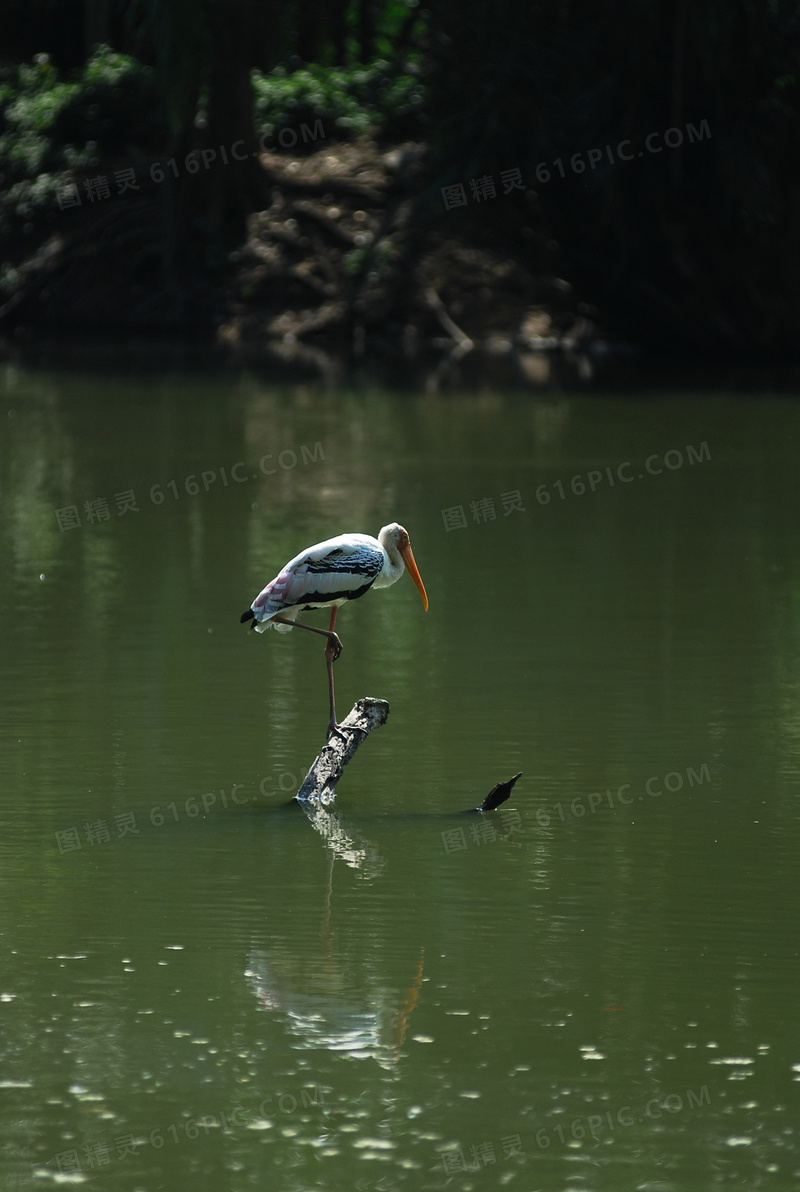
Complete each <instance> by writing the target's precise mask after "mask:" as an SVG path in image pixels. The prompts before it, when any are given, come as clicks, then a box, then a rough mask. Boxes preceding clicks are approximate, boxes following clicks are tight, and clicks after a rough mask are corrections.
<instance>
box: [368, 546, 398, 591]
mask: <svg viewBox="0 0 800 1192" xmlns="http://www.w3.org/2000/svg"><path fill="white" fill-rule="evenodd" d="M380 546H381V550H382V551H383V567H382V568H381V570H380V572H379V573H378V576H377V578H376V580H375V583H374V584H373V585H372V586H373V587H374V588H389V587H391V585H392V584H395V583H397V581H398V580H399V578H400V576H401V575H402V574H403V572H404V571H405V569H406V565H405V563H404V562H403V560H402V558H401V557H400V552H399V551H398V550H397V548H396V547H395V546H394V545H393V543H391V542H390V543H388V545H387V544H386V543H384V542H381V543H380Z"/></svg>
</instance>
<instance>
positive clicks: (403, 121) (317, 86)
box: [252, 61, 426, 140]
mask: <svg viewBox="0 0 800 1192" xmlns="http://www.w3.org/2000/svg"><path fill="white" fill-rule="evenodd" d="M252 82H253V93H254V99H255V103H254V122H255V127H256V132H257V133H258V135H259V136H267V137H272V136H275V135H276V134H277V133H278V132H280V130H281V129H283V128H292V129H294V130H295V132H299V130H300V126H301V124H308V125H310V126H312V127H313V124H314V121H315V120H322V123H323V125H324V127H325V130H326V133H327V134H328V135H331V134H332V133H334V132H335V135H337V136H339V137H341V138H342V139H344V140H347V139H349V138H352V137H356V136H359V135H360V134H362V133H365V132H367V131H368V130H374V131H377V132H378V133H379V134H380V135H383V136H387V137H390V136H393V135H398V136H404V135H413V133H414V131H415V129H416V126H417V125H418V123H419V121H420V119H421V112H422V106H423V104H424V102H425V97H426V91H425V87H424V84H423V83H422V82H421V81H420V79H419V78H418V77H417V76H416V74H412V73H411V72H404V73H401V74H398V73H396V72H394V71H392V69H391V67H390V66H389V64H388V63H387V62H383V61H377V62H373V63H371V64H370V65H369V66H354V67H325V66H309V67H308V68H306V69H304V70H296V71H294V72H293V73H291V74H289V73H288V72H287V71H286V70H285V69H284V68H283V67H278V68H276V69H275V70H273V71H271V72H270V74H267V75H265V74H262V73H261V72H260V71H257V70H256V71H253V74H252Z"/></svg>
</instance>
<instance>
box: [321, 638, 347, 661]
mask: <svg viewBox="0 0 800 1192" xmlns="http://www.w3.org/2000/svg"><path fill="white" fill-rule="evenodd" d="M343 649H344V646H343V645H342V642H341V638H340V637H339V634H338V633H333V632H331V633H329V634H328V644H327V646H326V647H325V661H326V662H335V661H336V659H337V658H338V657H339V655H340V654H341V652H342V650H343Z"/></svg>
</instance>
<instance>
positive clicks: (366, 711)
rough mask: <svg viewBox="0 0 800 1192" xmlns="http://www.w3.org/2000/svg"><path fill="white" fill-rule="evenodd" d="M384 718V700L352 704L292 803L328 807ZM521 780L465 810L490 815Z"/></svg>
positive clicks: (501, 784) (503, 785)
mask: <svg viewBox="0 0 800 1192" xmlns="http://www.w3.org/2000/svg"><path fill="white" fill-rule="evenodd" d="M388 717H389V705H388V703H387V702H386V700H385V699H375V698H374V697H373V696H371V695H367V696H364V698H363V699H359V700H356V702H355V703H354V704H353V707H352V708H351V709H350V711H349V712H348V714H347V716H345V718H344V720H343V721H342V722H341V725H340V727H339V729H338V730H337V731H336V732H333V733H331V734H330V735H329V737H328V739H327V741H326V742H325V744H324V745H323V747H322V749H321V750H320V751H319V753H318V754H317V756H316V757H315V759H314V762H313V764H312V766H311V769H310V770H309V771H308V773H307V774H306V776H305V778H304V779H303V782H302V785H301V787H300V790H299V791H298V792H297V794H296V795H295V799H297V801H298V802H299V803H304V804H312V805H313V806H314V807H329V806H330V805H331V804H332V803H333V801H334V799H335V798H336V784H337V783H338V781H339V779H340V778H341V777H342V771H343V770H344V768H345V766H346V765H347V763H348V762H349V761H350V759H351V758H352V757H353V756H354V754H355V752H356V750H357V749H358V747H359V746H360V745H361V744H362V743H363V742H364V741H365V740H366V739H367V737H368V736H369V734H370V733H371V732H372V730H373V729H374V728H379V727H380V725H382V724H385V723H386V721H387V719H388ZM521 777H522V774H521V773H520V774H515V775H514V777H513V778H511V779H509V780H508V782H498V783H497V785H496V786H493V787H492V789H491V790H490V791H489V794H488V795H487V796H486V798H485V799H484V800H483V801H482V802H481V803H479V804H478V806H477V807H474V808H469V810H470V811H494V810H495V808H497V807H499V806H500V804H501V803H505V801H506V799H507V798H508V797H509V795H510V794H511V791H512V788H513V786H514V783H515V782H516V781H517V779H518V778H521ZM306 810H308V808H306Z"/></svg>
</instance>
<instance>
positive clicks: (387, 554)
mask: <svg viewBox="0 0 800 1192" xmlns="http://www.w3.org/2000/svg"><path fill="white" fill-rule="evenodd" d="M406 570H407V571H408V573H409V575H410V576H411V578H412V579H413V581H414V583H415V584H416V585H417V588H418V589H419V594H420V596H421V597H422V603H423V604H424V605H425V608H426V609H427V607H428V595H427V593H426V591H425V585H424V584H423V582H422V578H421V576H420V574H419V571H418V570H417V564H416V563H415V561H414V555H413V552H412V550H411V543H410V541H409V538H408V532H407V531H406V530H405V529H403V527H402V526H399V525H398V524H397V522H392V524H391V525H389V526H384V527H383V529H382V530H381V532H380V534H379V535H378V537H377V538H372V537H371V536H370V535H369V534H340V535H339V537H338V538H328V539H326V541H325V542H318V543H317V544H316V546H309V547H308V548H307V549H306V550H304V551H302V552H301V553H300V554H299V555H296V556H295V558H294V559H292V560H291V561H290V562H289V563H287V564H286V566H285V567H283V568H282V569H281V572H280V575H277V576H276V577H275V579H273V580H271V581H270V583H268V584H267V586H266V588H264V590H263V592H259V594H258V596H256V598H255V600H254V601H253V603H252V604H251V605H250V608H248V609H247V610H246V611H245V612H243V613H242V616H241V620H242V622H244V621H252V622H253V628H254V629H255V630H256V632H257V633H264V632H265V631H266V630H267V629H277V630H278V632H279V633H288V632H289V631H290V630H291V629H293V628H294V627H295V626H297V628H298V629H310V630H311V632H312V633H320V634H322V636H323V637H324V638H327V642H326V645H325V663H326V665H327V668H328V690H329V693H330V702H331V715H330V720H329V722H328V733H329V734H330V733H331V732H335V731H338V730H339V728H340V726H339V725H338V724H337V723H336V708H335V706H334V698H333V664H334V662H335V661H336V659H337V658H338V657H339V655H340V654H341V652H342V643H341V641H340V640H339V636H338V634H336V633H334V629H333V627H334V625H335V623H336V612H337V610H338V608H339V605H341V604H344V603H345V601H346V600H357V599H358V598H359V596H363V595H364V593H365V592H368V591H369V589H370V588H388V587H390V586H391V585H392V584H393V583H396V582H397V580H399V578H400V576H401V575H402V574H403V572H404V571H406ZM315 608H330V610H331V620H330V625H329V627H328V628H327V629H319V628H317V626H316V625H307V624H306V623H305V622H304V621H298V620H296V617H297V614H298V613H299V612H301V611H303V612H305V611H308V610H312V609H315Z"/></svg>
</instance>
